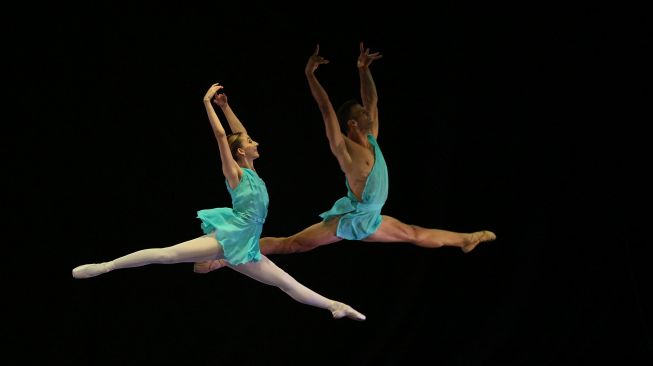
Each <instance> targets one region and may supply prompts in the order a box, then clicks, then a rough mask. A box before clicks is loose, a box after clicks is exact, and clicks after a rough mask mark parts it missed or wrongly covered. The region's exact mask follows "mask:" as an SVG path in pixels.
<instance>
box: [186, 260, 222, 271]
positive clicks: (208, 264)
mask: <svg viewBox="0 0 653 366" xmlns="http://www.w3.org/2000/svg"><path fill="white" fill-rule="evenodd" d="M226 265H227V261H225V260H224V259H216V260H212V261H204V262H197V263H195V264H193V272H195V273H209V272H211V271H215V270H216V269H220V268H222V267H224V266H226Z"/></svg>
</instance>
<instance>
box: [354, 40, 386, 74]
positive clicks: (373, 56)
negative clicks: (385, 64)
mask: <svg viewBox="0 0 653 366" xmlns="http://www.w3.org/2000/svg"><path fill="white" fill-rule="evenodd" d="M359 48H360V51H361V53H360V55H358V62H356V66H357V67H358V68H359V69H366V68H368V67H369V66H370V65H371V64H372V62H374V61H376V60H378V59H380V58H382V57H383V55H381V54H380V53H379V52H374V53H370V49H369V48H364V47H363V42H361V43H360V47H359Z"/></svg>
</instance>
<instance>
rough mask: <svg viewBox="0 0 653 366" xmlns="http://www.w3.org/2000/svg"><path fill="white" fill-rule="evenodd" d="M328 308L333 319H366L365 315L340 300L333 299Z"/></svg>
mask: <svg viewBox="0 0 653 366" xmlns="http://www.w3.org/2000/svg"><path fill="white" fill-rule="evenodd" d="M330 310H331V314H332V315H333V318H334V319H340V318H344V317H347V318H349V319H353V320H358V321H363V320H365V319H366V317H365V315H363V314H361V313H359V312H358V311H356V310H354V308H352V307H351V306H349V305H347V304H343V303H341V302H337V301H334V302H333V305H332V306H331V309H330Z"/></svg>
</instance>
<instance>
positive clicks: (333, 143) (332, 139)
mask: <svg viewBox="0 0 653 366" xmlns="http://www.w3.org/2000/svg"><path fill="white" fill-rule="evenodd" d="M319 51H320V45H317V47H316V48H315V52H314V53H313V54H312V55H311V57H309V58H308V62H307V63H306V68H305V69H304V72H305V73H306V78H307V79H308V86H309V87H310V88H311V94H312V95H313V98H314V99H315V101H316V102H317V105H318V107H319V108H320V112H322V119H323V120H324V127H325V128H326V135H327V138H328V139H329V147H330V148H331V152H332V153H333V155H335V156H336V158H337V159H338V162H339V163H340V166H341V168H343V170H344V164H346V163H347V162H350V161H351V157H350V156H349V153H348V152H347V147H346V145H345V138H344V136H343V135H342V132H341V131H340V125H339V124H338V117H337V115H336V112H335V110H334V109H333V105H332V104H331V101H330V100H329V96H328V95H327V93H326V91H325V90H324V88H323V87H322V85H321V84H320V82H319V81H318V80H317V77H315V70H317V68H318V66H320V65H322V64H328V63H329V61H328V60H325V59H324V57H322V56H319V55H318V52H319Z"/></svg>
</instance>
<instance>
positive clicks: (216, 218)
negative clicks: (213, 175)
mask: <svg viewBox="0 0 653 366" xmlns="http://www.w3.org/2000/svg"><path fill="white" fill-rule="evenodd" d="M242 170H243V176H242V178H241V179H240V183H238V186H236V188H235V189H231V187H229V183H228V182H227V181H226V180H225V183H226V184H227V190H228V191H229V195H230V196H231V207H232V208H229V207H220V208H212V209H206V210H200V211H197V218H199V219H200V220H202V224H201V227H202V231H204V234H209V233H211V232H213V231H215V232H216V239H217V240H218V241H219V242H220V244H221V245H222V248H223V249H224V257H225V260H226V261H227V262H229V263H230V264H232V265H239V264H243V263H248V262H252V261H254V262H257V261H259V260H260V259H261V250H260V249H259V238H260V237H261V232H262V231H263V223H264V222H265V218H266V217H267V213H268V203H269V197H268V191H267V189H266V187H265V182H263V180H262V179H261V178H260V177H259V176H258V174H256V172H255V171H253V170H251V169H248V168H242Z"/></svg>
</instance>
